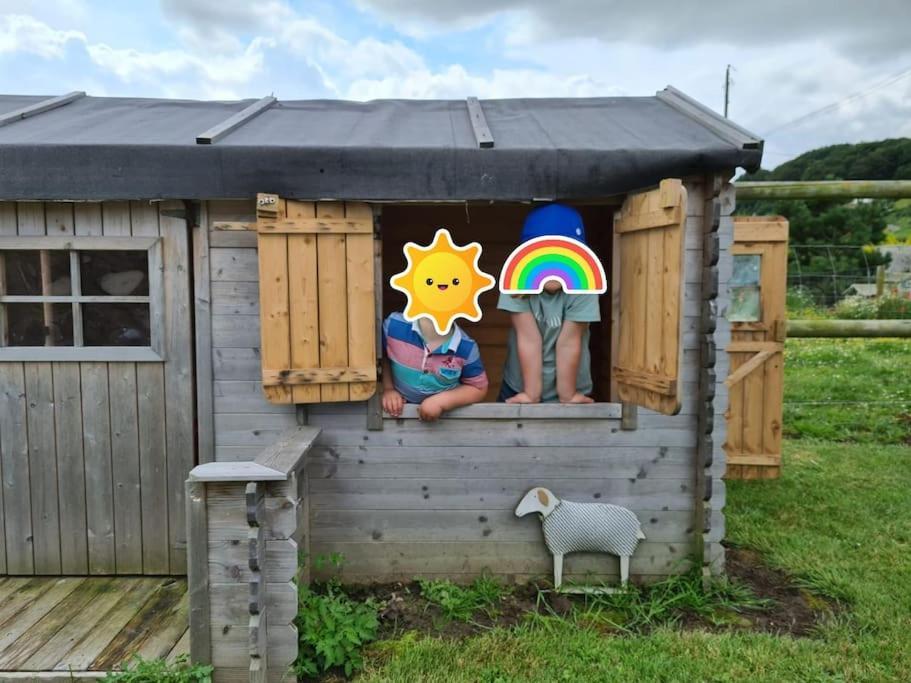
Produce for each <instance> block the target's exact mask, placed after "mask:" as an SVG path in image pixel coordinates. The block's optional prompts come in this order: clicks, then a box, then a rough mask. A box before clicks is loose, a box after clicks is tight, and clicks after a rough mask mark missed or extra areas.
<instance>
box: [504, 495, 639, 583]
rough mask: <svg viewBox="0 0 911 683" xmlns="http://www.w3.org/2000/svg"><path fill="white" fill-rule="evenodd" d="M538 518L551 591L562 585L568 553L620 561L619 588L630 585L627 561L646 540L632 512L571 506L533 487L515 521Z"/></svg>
mask: <svg viewBox="0 0 911 683" xmlns="http://www.w3.org/2000/svg"><path fill="white" fill-rule="evenodd" d="M531 512H537V513H538V514H539V515H541V526H542V528H543V530H544V543H545V545H546V546H547V549H548V550H549V551H550V554H551V555H553V557H554V588H560V585H561V584H562V583H563V556H564V555H566V554H568V553H586V552H587V553H591V552H595V553H610V554H611V555H617V556H619V558H620V584H621V585H622V586H624V587H625V586H626V584H627V582H628V581H629V558H630V556H631V555H632V554H633V553H634V552H635V551H636V546H637V545H638V544H639V541H642V540H644V539H645V534H644V533H642V527H641V525H640V524H639V518H638V517H636V515H635V514H633V512H632V511H631V510H627V509H626V508H624V507H620V506H618V505H608V504H606V503H571V502H569V501H566V500H560V499H559V498H557V497H556V496H555V495H554V494H553V493H551V492H550V491H549V490H548V489H545V488H543V487H540V486H538V487H536V488H533V489H531V490H530V491H529V492H528V493H526V494H525V497H524V498H522V501H521V502H520V503H519V505H518V507H517V508H516V517H524V516H525V515H527V514H529V513H531Z"/></svg>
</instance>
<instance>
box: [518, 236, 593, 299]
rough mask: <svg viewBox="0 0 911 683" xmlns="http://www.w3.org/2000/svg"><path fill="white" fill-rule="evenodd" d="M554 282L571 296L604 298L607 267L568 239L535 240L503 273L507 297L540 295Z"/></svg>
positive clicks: (586, 250) (526, 246)
mask: <svg viewBox="0 0 911 683" xmlns="http://www.w3.org/2000/svg"><path fill="white" fill-rule="evenodd" d="M551 280H554V281H556V282H559V283H560V284H561V285H563V291H565V292H566V293H567V294H603V293H604V292H606V291H607V278H606V277H605V275H604V266H602V265H601V261H599V260H598V257H597V256H595V252H593V251H592V250H591V249H589V248H588V246H587V245H585V244H583V243H582V242H579V241H577V240H574V239H570V238H568V237H557V236H548V235H545V236H543V237H535V238H534V239H530V240H528V241H527V242H524V243H522V244H520V245H519V246H518V247H516V248H515V249H514V250H513V252H512V253H511V254H510V255H509V258H508V259H506V263H504V264H503V270H502V271H500V291H501V292H503V293H504V294H540V293H541V292H542V291H543V290H544V283H545V282H549V281H551Z"/></svg>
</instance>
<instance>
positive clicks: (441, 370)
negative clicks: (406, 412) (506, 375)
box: [383, 313, 487, 403]
mask: <svg viewBox="0 0 911 683" xmlns="http://www.w3.org/2000/svg"><path fill="white" fill-rule="evenodd" d="M383 348H384V349H385V353H386V358H388V359H389V364H390V365H391V366H392V382H393V384H394V385H395V389H396V391H398V392H399V393H400V394H401V395H402V396H404V397H405V400H406V401H408V402H409V403H420V402H421V401H423V400H424V399H425V398H427V397H428V396H433V395H434V394H439V393H440V392H441V391H446V390H448V389H453V388H455V387H457V386H458V385H459V384H468V385H470V386H473V387H476V388H477V389H481V390H482V391H486V390H487V373H486V372H485V371H484V364H483V363H482V362H481V353H480V351H479V350H478V345H477V342H475V340H474V339H472V338H471V337H469V336H468V335H467V334H465V333H464V332H463V331H462V329H461V328H460V327H459V326H458V325H455V324H454V325H453V326H452V333H451V334H450V335H449V338H448V339H446V340H445V341H444V342H443V343H442V345H440V347H439V348H437V349H435V350H433V351H431V350H430V349H428V348H427V344H426V343H425V342H424V337H423V335H421V328H420V326H419V325H418V321H417V320H415V321H414V322H408V321H407V320H405V317H404V316H403V315H402V314H401V313H392V314H391V315H390V316H389V317H388V318H386V320H385V321H383Z"/></svg>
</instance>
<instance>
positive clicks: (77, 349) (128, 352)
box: [0, 346, 165, 363]
mask: <svg viewBox="0 0 911 683" xmlns="http://www.w3.org/2000/svg"><path fill="white" fill-rule="evenodd" d="M164 360H165V359H164V357H163V356H162V355H161V354H159V353H158V352H156V351H154V350H153V349H150V348H148V347H142V346H6V347H3V348H0V363H5V362H30V361H34V362H51V361H53V362H63V363H65V362H70V361H74V362H78V361H84V362H96V363H97V362H101V363H119V362H134V363H163V362H164Z"/></svg>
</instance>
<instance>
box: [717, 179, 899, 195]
mask: <svg viewBox="0 0 911 683" xmlns="http://www.w3.org/2000/svg"><path fill="white" fill-rule="evenodd" d="M735 187H736V188H737V197H738V198H739V199H855V198H858V197H865V198H880V199H903V198H907V197H911V180H800V181H797V180H793V181H792V180H785V181H748V182H740V183H735Z"/></svg>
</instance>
